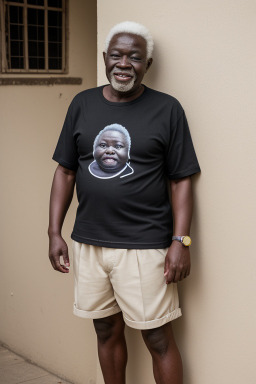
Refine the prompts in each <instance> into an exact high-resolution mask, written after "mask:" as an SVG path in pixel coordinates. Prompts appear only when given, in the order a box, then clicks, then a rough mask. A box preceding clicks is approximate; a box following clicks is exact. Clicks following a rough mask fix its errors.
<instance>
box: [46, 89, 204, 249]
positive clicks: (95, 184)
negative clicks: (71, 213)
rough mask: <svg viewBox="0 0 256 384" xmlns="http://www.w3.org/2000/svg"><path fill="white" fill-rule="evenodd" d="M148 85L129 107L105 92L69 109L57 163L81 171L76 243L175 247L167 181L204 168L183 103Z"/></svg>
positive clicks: (88, 94) (85, 96)
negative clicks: (106, 96)
mask: <svg viewBox="0 0 256 384" xmlns="http://www.w3.org/2000/svg"><path fill="white" fill-rule="evenodd" d="M144 87H145V88H144V92H143V94H142V95H141V96H140V97H138V98H137V99H135V100H133V101H130V102H123V103H118V102H110V101H108V100H106V99H105V98H104V96H103V86H102V87H98V88H93V89H89V90H86V91H83V92H81V93H79V94H78V95H77V96H76V97H75V98H74V99H73V101H72V103H71V104H70V107H69V109H68V112H67V116H66V119H65V122H64V126H63V129H62V132H61V134H60V137H59V141H58V144H57V147H56V149H55V152H54V155H53V159H54V160H56V161H57V162H58V163H59V164H60V165H62V166H63V167H65V168H68V169H72V170H75V171H77V172H76V190H77V197H78V202H79V205H78V208H77V214H76V220H75V225H74V229H73V232H72V235H71V238H72V239H74V240H76V241H78V242H81V243H86V244H92V245H97V246H103V247H109V248H127V249H150V248H153V249H155V248H165V247H168V246H169V245H170V244H171V238H172V233H173V225H172V210H171V205H170V202H169V196H168V179H179V178H182V177H186V176H190V175H192V174H194V173H197V172H200V168H199V164H198V161H197V158H196V154H195V151H194V148H193V144H192V140H191V136H190V132H189V128H188V124H187V120H186V117H185V113H184V110H183V109H182V107H181V105H180V103H179V102H178V101H177V100H176V99H175V98H174V97H172V96H169V95H167V94H164V93H161V92H158V91H155V90H152V89H150V88H148V87H146V86H144ZM102 130H103V131H102Z"/></svg>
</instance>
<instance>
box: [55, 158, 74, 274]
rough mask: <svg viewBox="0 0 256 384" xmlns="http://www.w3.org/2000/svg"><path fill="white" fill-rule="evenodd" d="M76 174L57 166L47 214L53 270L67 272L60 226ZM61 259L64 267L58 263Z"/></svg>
mask: <svg viewBox="0 0 256 384" xmlns="http://www.w3.org/2000/svg"><path fill="white" fill-rule="evenodd" d="M75 181H76V172H75V171H72V170H70V169H67V168H64V167H62V166H61V165H58V167H57V168H56V171H55V174H54V178H53V182H52V189H51V197H50V212H49V228H48V235H49V258H50V261H51V263H52V266H53V268H54V269H55V270H57V271H59V272H62V273H68V272H69V269H68V267H69V265H70V264H69V256H68V247H67V244H66V242H65V241H64V239H63V238H62V236H61V229H62V225H63V222H64V219H65V216H66V213H67V211H68V208H69V206H70V203H71V201H72V198H73V193H74V186H75ZM61 256H62V257H63V260H64V265H62V264H61V263H60V257H61Z"/></svg>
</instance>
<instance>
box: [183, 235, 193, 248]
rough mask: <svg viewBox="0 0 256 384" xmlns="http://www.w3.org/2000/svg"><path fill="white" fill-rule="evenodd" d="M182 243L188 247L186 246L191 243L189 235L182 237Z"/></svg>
mask: <svg viewBox="0 0 256 384" xmlns="http://www.w3.org/2000/svg"><path fill="white" fill-rule="evenodd" d="M182 243H183V244H184V245H185V246H186V247H188V246H189V245H191V243H192V241H191V238H190V237H189V236H184V237H183V241H182Z"/></svg>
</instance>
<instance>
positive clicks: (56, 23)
mask: <svg viewBox="0 0 256 384" xmlns="http://www.w3.org/2000/svg"><path fill="white" fill-rule="evenodd" d="M48 25H49V26H50V27H61V26H62V12H59V11H48Z"/></svg>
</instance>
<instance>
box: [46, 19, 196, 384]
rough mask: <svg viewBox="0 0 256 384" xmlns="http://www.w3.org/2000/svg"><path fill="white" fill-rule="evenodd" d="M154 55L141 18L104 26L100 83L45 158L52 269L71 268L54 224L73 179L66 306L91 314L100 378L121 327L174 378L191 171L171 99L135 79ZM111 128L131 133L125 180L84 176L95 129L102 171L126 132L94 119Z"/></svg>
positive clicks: (121, 346) (166, 379)
mask: <svg viewBox="0 0 256 384" xmlns="http://www.w3.org/2000/svg"><path fill="white" fill-rule="evenodd" d="M152 51H153V40H152V37H151V35H150V34H149V32H148V30H147V29H146V28H145V27H144V26H142V25H140V24H137V23H133V22H124V23H121V24H118V25H116V26H115V27H113V28H112V30H111V31H110V33H109V35H108V37H107V39H106V47H105V52H104V53H103V57H104V62H105V66H106V75H107V78H108V80H109V84H108V85H104V86H101V87H98V88H95V89H90V90H86V91H84V92H81V93H80V94H78V95H77V96H76V97H75V98H74V100H73V101H72V103H71V105H70V107H69V110H68V113H67V117H66V120H65V123H64V126H63V129H62V132H61V134H60V138H59V141H58V144H57V147H56V150H55V152H54V155H53V159H54V160H56V161H57V162H58V163H59V165H58V167H57V169H56V172H55V175H54V179H53V185H52V191H51V199H50V223H49V230H48V233H49V238H50V247H49V257H50V261H51V263H52V266H53V268H54V269H56V270H57V271H60V272H62V273H67V272H68V271H69V256H68V247H67V244H66V242H65V241H64V239H63V238H62V236H61V228H62V224H63V221H64V218H65V215H66V212H67V210H68V207H69V205H70V202H71V200H72V196H73V190H74V185H75V184H76V189H77V196H78V201H79V206H78V210H77V216H76V220H75V225H74V229H73V232H72V235H71V237H72V239H73V243H72V244H73V254H74V276H75V299H74V314H75V315H77V316H80V317H83V318H91V319H93V322H94V327H95V330H96V334H97V339H98V353H99V360H100V364H101V368H102V372H103V376H104V380H105V383H106V384H124V383H125V367H126V362H127V350H126V343H125V337H124V326H125V323H126V324H127V325H128V326H130V327H133V328H136V329H140V330H141V332H142V336H143V339H144V341H145V344H146V346H147V348H148V349H149V351H150V353H151V355H152V359H153V372H154V377H155V381H156V383H157V384H160V383H161V384H167V383H168V384H169V383H172V384H181V383H182V362H181V358H180V354H179V351H178V349H177V346H176V344H175V341H174V337H173V332H172V327H171V321H172V320H174V319H176V318H178V317H179V316H181V309H180V308H179V299H178V292H177V283H178V282H179V281H181V280H183V279H184V278H186V277H187V276H188V275H189V273H190V253H189V245H190V243H191V239H190V237H189V233H190V223H191V216H192V191H191V178H190V176H191V175H193V174H195V173H197V172H199V171H200V168H199V165H198V162H197V158H196V155H195V152H194V148H193V144H192V140H191V136H190V133H189V128H188V124H187V120H186V117H185V114H184V111H183V109H182V107H181V105H180V103H179V102H178V101H177V100H176V99H175V98H173V97H172V96H169V95H167V94H164V93H161V92H157V91H155V90H153V89H150V88H148V87H146V86H145V85H143V84H142V80H143V77H144V75H145V73H146V72H147V71H148V69H149V68H150V66H151V65H152ZM112 124H114V125H120V126H122V127H125V129H126V130H127V132H129V137H130V140H131V143H132V145H131V149H130V167H131V169H132V170H133V172H132V174H130V175H129V177H123V178H122V177H95V174H93V173H92V172H90V169H91V170H92V168H91V167H90V164H92V162H93V152H92V147H93V143H94V140H95V136H96V135H98V134H99V135H100V136H98V139H100V140H98V139H97V142H96V145H98V144H99V143H100V148H101V149H100V153H101V155H102V156H103V157H104V156H105V158H106V157H107V155H106V153H107V152H104V151H106V150H108V151H109V153H111V156H109V153H108V156H109V160H107V161H105V163H104V162H102V163H101V164H103V163H104V164H105V169H101V171H102V172H105V173H108V170H109V169H107V168H108V167H106V165H109V166H110V165H111V167H112V166H113V167H116V164H117V151H118V150H120V149H121V148H120V147H119V145H121V146H122V145H123V144H124V142H123V139H124V137H122V135H121V137H120V135H118V134H117V132H118V131H115V133H113V131H112V133H111V131H107V132H106V131H105V133H108V135H102V127H106V126H108V125H112ZM111 135H112V136H111ZM113 135H114V136H113ZM127 137H128V136H127ZM101 144H102V145H101ZM126 145H127V143H126ZM97 151H98V150H97V149H96V148H95V150H94V152H95V154H96V152H97ZM98 155H99V157H100V156H101V155H100V154H99V153H98ZM123 165H125V164H124V161H123V163H122V166H123ZM120 169H121V168H120ZM116 171H117V172H118V169H117V168H116ZM168 180H169V185H170V190H171V203H170V201H169V197H168ZM173 219H174V225H173ZM62 258H63V261H62Z"/></svg>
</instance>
